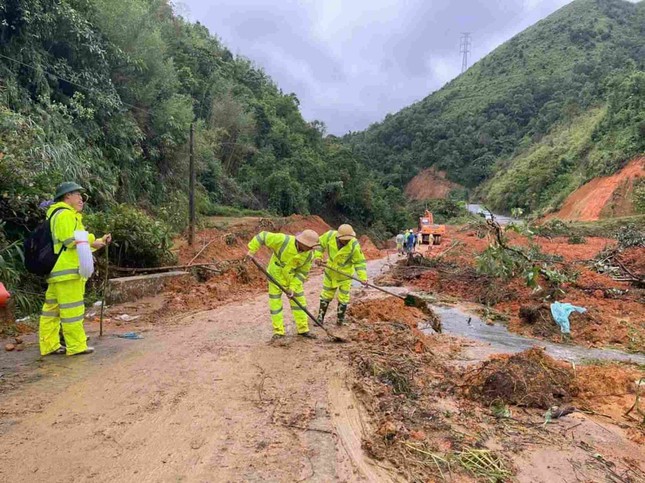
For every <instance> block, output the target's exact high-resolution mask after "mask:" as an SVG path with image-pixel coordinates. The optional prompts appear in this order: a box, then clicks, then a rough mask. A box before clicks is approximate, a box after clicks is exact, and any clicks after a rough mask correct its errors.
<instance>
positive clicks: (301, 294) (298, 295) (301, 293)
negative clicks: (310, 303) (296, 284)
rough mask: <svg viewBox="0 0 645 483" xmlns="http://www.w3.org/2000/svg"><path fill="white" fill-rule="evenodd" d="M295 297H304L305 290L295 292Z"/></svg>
mask: <svg viewBox="0 0 645 483" xmlns="http://www.w3.org/2000/svg"><path fill="white" fill-rule="evenodd" d="M293 296H294V297H304V296H305V293H304V292H298V293H294V294H293Z"/></svg>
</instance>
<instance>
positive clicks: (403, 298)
mask: <svg viewBox="0 0 645 483" xmlns="http://www.w3.org/2000/svg"><path fill="white" fill-rule="evenodd" d="M322 266H323V267H325V268H327V269H329V270H331V271H332V272H336V273H339V274H341V275H344V276H345V277H348V278H351V279H352V280H356V281H357V282H360V283H362V284H365V285H367V286H368V287H371V288H375V289H376V290H380V291H381V292H385V293H386V294H388V295H391V296H392V297H397V298H400V299H401V300H405V297H404V296H403V295H399V294H396V293H392V292H390V291H388V290H385V289H384V288H381V287H378V286H376V285H372V284H371V283H369V282H363V281H362V280H361V279H360V278H358V277H354V276H353V275H347V274H346V273H343V272H341V271H340V270H336V269H335V268H332V267H330V266H329V265H326V264H324V263H323V265H322Z"/></svg>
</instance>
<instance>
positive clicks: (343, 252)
mask: <svg viewBox="0 0 645 483" xmlns="http://www.w3.org/2000/svg"><path fill="white" fill-rule="evenodd" d="M325 252H327V253H328V254H329V257H328V259H327V265H329V266H330V267H331V268H335V269H336V270H339V271H341V272H343V273H345V274H347V275H354V274H355V275H356V277H358V278H359V279H360V280H362V281H364V282H366V281H367V262H366V261H365V255H363V250H361V245H360V243H358V240H357V239H356V238H354V239H353V240H351V241H350V242H349V243H348V244H347V245H345V246H344V247H342V248H341V249H339V248H338V232H337V231H335V230H329V231H328V232H326V233H324V234H323V235H322V236H321V237H320V247H319V248H316V255H315V257H316V258H322V257H323V254H324V253H325ZM354 272H355V273H354ZM325 273H326V275H327V276H328V277H330V278H331V279H332V280H342V279H346V277H343V276H342V275H340V274H338V273H336V272H332V271H331V270H325Z"/></svg>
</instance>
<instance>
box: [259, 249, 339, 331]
mask: <svg viewBox="0 0 645 483" xmlns="http://www.w3.org/2000/svg"><path fill="white" fill-rule="evenodd" d="M251 261H252V262H253V264H254V265H255V266H256V267H258V270H260V271H261V272H262V273H263V274H264V276H265V277H266V278H268V279H269V280H270V281H271V283H273V284H274V285H275V286H277V287H278V288H279V289H280V290H282V292H283V293H284V294H285V295H286V294H287V290H286V289H285V288H284V287H283V286H282V285H281V284H280V283H279V282H278V281H277V280H276V279H275V278H274V277H273V275H271V274H270V273H269V272H268V271H267V269H266V268H264V267H263V266H262V264H261V263H260V262H258V261H257V260H256V259H255V257H251ZM290 300H293V301H294V302H295V303H296V305H297V306H298V307H300V308H301V309H302V310H304V312H305V314H307V315H308V316H309V318H310V319H311V320H313V322H314V323H315V324H316V325H317V326H318V327H320V328H321V329H322V330H324V331H325V332H326V333H327V335H329V336H330V337H333V336H332V335H331V334H330V333H329V332H328V331H327V329H326V328H325V327H324V326H323V325H322V324H321V323H320V322H318V319H317V318H316V317H314V316H313V314H312V313H311V312H309V310H307V307H305V306H304V305H302V304H301V303H300V302H299V301H298V299H296V298H295V297H294V298H291V299H290Z"/></svg>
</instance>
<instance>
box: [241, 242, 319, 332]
mask: <svg viewBox="0 0 645 483" xmlns="http://www.w3.org/2000/svg"><path fill="white" fill-rule="evenodd" d="M248 246H249V251H248V253H247V255H246V259H247V260H249V259H250V258H251V257H252V256H253V255H255V254H256V252H257V251H258V250H259V249H260V248H261V247H262V246H266V247H267V248H269V250H271V252H272V255H271V260H270V261H269V266H268V267H267V271H268V272H269V273H270V274H271V275H272V276H273V278H275V279H276V281H277V282H278V283H279V284H280V285H282V287H284V288H285V289H286V290H287V297H288V298H289V302H290V305H291V310H292V312H293V318H294V320H295V322H296V329H297V331H298V335H301V336H303V337H308V338H310V339H315V338H316V336H315V335H314V334H312V333H311V332H309V324H308V323H307V314H305V312H304V311H303V310H302V309H301V308H300V307H298V305H297V304H296V302H295V301H296V300H297V301H298V302H300V304H301V305H302V306H303V307H306V306H307V301H306V299H305V291H304V287H303V284H304V282H305V280H307V277H308V276H309V270H311V265H312V262H313V258H314V252H313V249H314V248H315V247H316V246H318V234H317V233H316V232H315V231H313V230H305V231H303V232H302V233H299V234H298V235H296V236H293V235H285V234H284V233H271V232H268V231H263V232H260V233H259V234H257V235H256V236H255V237H253V239H252V240H251V241H250V242H249V245H248ZM269 310H270V311H271V321H272V322H273V338H272V340H279V339H281V338H283V337H284V320H283V315H282V291H281V290H280V288H279V287H278V286H277V285H275V284H274V283H273V282H271V281H269Z"/></svg>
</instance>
